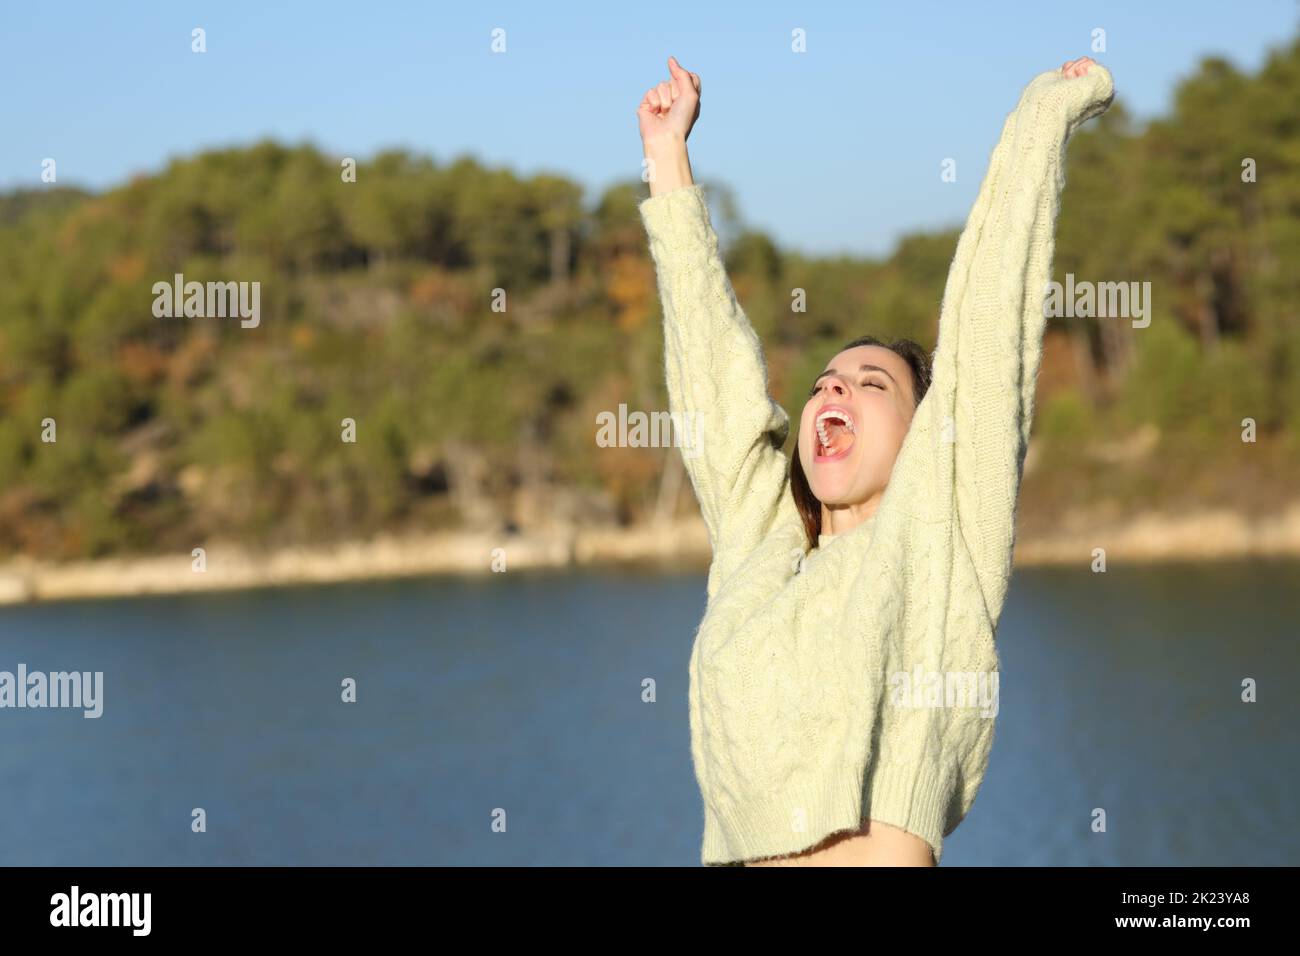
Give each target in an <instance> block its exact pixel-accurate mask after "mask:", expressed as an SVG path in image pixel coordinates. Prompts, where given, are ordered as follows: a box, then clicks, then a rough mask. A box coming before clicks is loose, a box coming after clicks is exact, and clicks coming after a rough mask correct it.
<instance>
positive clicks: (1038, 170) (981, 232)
mask: <svg viewBox="0 0 1300 956" xmlns="http://www.w3.org/2000/svg"><path fill="white" fill-rule="evenodd" d="M1113 96H1114V85H1113V82H1112V80H1111V76H1110V73H1109V72H1108V71H1107V70H1106V69H1105V68H1104V67H1102V66H1100V65H1099V64H1096V63H1093V62H1092V61H1091V60H1088V59H1087V58H1084V59H1083V60H1081V61H1072V62H1071V63H1069V64H1066V66H1065V67H1063V68H1062V69H1059V70H1051V71H1048V72H1046V73H1042V74H1039V75H1038V76H1036V77H1035V78H1034V79H1033V80H1032V81H1030V83H1029V84H1028V85H1027V86H1026V87H1025V90H1024V92H1023V93H1022V94H1021V97H1020V101H1019V103H1018V104H1017V106H1016V108H1015V109H1014V110H1013V111H1012V112H1011V114H1010V115H1009V116H1008V117H1007V119H1006V122H1005V124H1004V125H1003V128H1002V135H1001V138H1000V139H999V141H998V144H997V146H996V147H995V148H994V150H993V155H992V158H991V159H990V161H989V168H988V172H987V174H986V175H985V178H984V182H983V184H982V185H981V187H980V191H979V196H978V198H977V199H976V201H975V205H974V207H973V208H972V209H971V213H970V218H969V219H968V220H967V223H966V227H965V230H964V231H963V232H962V234H961V238H960V240H959V241H958V243H957V251H956V254H955V256H954V257H953V261H952V266H951V268H950V270H949V273H948V281H947V286H946V288H945V290H944V297H943V304H942V308H941V311H940V318H939V340H938V346H937V348H936V351H935V355H934V369H933V380H932V384H931V387H930V391H929V393H928V394H927V395H926V398H925V400H924V402H923V403H922V406H923V407H922V408H919V409H918V410H917V419H918V420H917V421H914V422H913V430H912V432H909V435H908V439H907V442H906V443H905V446H904V450H903V451H901V452H900V455H899V458H900V462H899V464H900V465H902V466H903V469H902V470H904V471H905V472H907V471H912V474H911V475H907V474H904V475H901V476H899V477H901V478H902V479H903V482H904V485H905V486H906V485H913V486H917V487H931V488H933V487H939V488H941V489H946V491H945V492H944V493H941V494H939V495H937V496H935V497H934V499H933V500H932V501H931V502H927V503H920V502H913V503H910V504H909V507H910V509H911V510H912V511H913V512H914V513H918V514H925V516H926V517H927V519H928V520H930V521H932V522H934V523H935V526H942V523H943V522H942V521H941V516H940V515H938V514H936V513H935V512H934V511H933V509H954V510H955V518H956V533H957V535H958V538H959V541H958V544H959V545H964V547H965V549H966V551H967V553H968V554H969V556H970V559H971V562H972V564H973V566H974V568H975V570H976V573H977V576H978V579H979V582H980V587H981V590H982V591H983V597H984V602H985V606H986V609H987V610H988V612H989V614H990V615H991V616H992V618H993V620H995V621H996V620H997V617H998V615H999V614H1000V612H1001V608H1002V604H1003V601H1004V599H1005V596H1006V587H1007V583H1008V578H1009V576H1010V570H1011V561H1012V552H1013V548H1014V542H1015V513H1016V500H1017V497H1018V494H1019V490H1020V479H1021V475H1022V470H1023V465H1024V457H1025V452H1026V449H1027V446H1028V442H1029V432H1030V426H1031V424H1032V419H1033V412H1034V388H1035V384H1036V380H1037V377H1038V370H1039V364H1040V359H1041V356H1042V340H1043V327H1044V321H1045V320H1044V316H1043V301H1044V295H1045V292H1046V286H1047V281H1048V278H1049V275H1050V269H1051V262H1052V252H1053V246H1054V230H1055V226H1056V214H1057V209H1058V205H1059V200H1060V192H1061V189H1062V187H1063V186H1064V183H1065V175H1064V164H1065V148H1066V144H1067V142H1068V140H1069V137H1070V134H1071V133H1073V131H1074V130H1075V129H1076V128H1077V127H1078V126H1079V125H1080V124H1081V123H1083V122H1084V121H1085V120H1087V119H1089V118H1090V117H1093V116H1096V115H1098V114H1100V113H1102V112H1104V111H1105V109H1106V108H1107V107H1108V106H1109V105H1110V102H1111V100H1112V98H1113ZM925 406H929V407H925ZM918 424H919V425H920V427H919V428H918V427H917V425H918ZM908 446H911V447H908ZM904 459H906V463H905V464H904ZM931 469H933V470H931ZM926 471H929V473H928V474H924V479H923V480H919V481H918V480H917V479H918V478H922V473H924V472H926ZM896 475H897V471H896ZM891 485H892V479H891ZM900 493H902V492H900Z"/></svg>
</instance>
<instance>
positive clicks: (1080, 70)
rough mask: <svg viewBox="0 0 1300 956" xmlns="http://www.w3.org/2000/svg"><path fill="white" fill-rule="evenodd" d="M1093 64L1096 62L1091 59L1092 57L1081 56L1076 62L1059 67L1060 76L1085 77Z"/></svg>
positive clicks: (1071, 61) (1069, 62) (1072, 61)
mask: <svg viewBox="0 0 1300 956" xmlns="http://www.w3.org/2000/svg"><path fill="white" fill-rule="evenodd" d="M1095 62H1096V60H1094V59H1092V57H1088V56H1081V57H1079V59H1077V60H1070V61H1068V62H1066V63H1065V65H1063V66H1062V67H1061V74H1062V75H1063V76H1069V77H1075V76H1085V75H1087V73H1088V67H1090V66H1092V65H1093V63H1095Z"/></svg>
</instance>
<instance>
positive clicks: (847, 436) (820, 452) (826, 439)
mask: <svg viewBox="0 0 1300 956" xmlns="http://www.w3.org/2000/svg"><path fill="white" fill-rule="evenodd" d="M816 424H817V447H816V454H815V456H814V460H815V461H835V460H836V459H839V458H843V457H844V456H845V455H847V454H848V453H849V450H850V449H851V448H852V447H853V443H854V442H855V441H856V440H857V431H858V430H857V427H856V426H855V425H854V424H853V417H852V416H851V415H850V414H849V413H848V412H847V411H846V410H845V409H843V408H840V407H838V406H835V405H831V406H827V407H826V408H823V409H822V410H821V412H819V413H818V415H817V422H816Z"/></svg>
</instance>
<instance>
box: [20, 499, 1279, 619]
mask: <svg viewBox="0 0 1300 956" xmlns="http://www.w3.org/2000/svg"><path fill="white" fill-rule="evenodd" d="M1097 548H1104V549H1105V552H1106V560H1107V563H1108V566H1110V565H1112V564H1113V563H1114V562H1149V561H1200V560H1219V559H1229V558H1251V557H1300V503H1296V504H1294V505H1292V506H1291V507H1290V508H1288V509H1287V510H1285V511H1283V512H1282V513H1279V514H1274V515H1271V516H1268V517H1266V518H1252V517H1248V516H1246V515H1243V514H1240V513H1237V512H1234V511H1230V510H1219V511H1216V510H1206V511H1202V512H1198V513H1196V514H1191V515H1186V514H1182V515H1168V514H1158V513H1148V514H1143V515H1140V516H1137V517H1134V518H1130V519H1127V520H1120V519H1115V518H1110V519H1108V520H1107V521H1099V520H1097V519H1096V518H1095V517H1094V516H1090V515H1088V514H1087V513H1086V512H1079V513H1077V514H1071V515H1065V516H1063V517H1062V520H1061V521H1060V523H1059V524H1058V525H1057V527H1056V529H1055V530H1053V531H1052V532H1050V533H1047V534H1033V535H1022V536H1021V537H1020V538H1019V540H1018V541H1017V544H1016V566H1017V567H1020V566H1029V565H1043V564H1058V565H1059V564H1078V565H1080V566H1085V567H1086V566H1089V565H1090V564H1091V563H1092V561H1093V559H1094V551H1095V549H1097ZM205 559H206V560H205V563H206V567H205V568H204V570H202V571H199V570H195V569H194V565H193V559H192V557H191V555H190V554H188V553H183V554H174V555H156V556H150V557H132V558H109V559H103V560H96V561H82V562H72V563H65V564H48V563H42V562H37V561H32V560H30V559H23V558H19V559H15V560H12V561H10V562H7V563H3V564H0V604H20V603H25V602H32V601H59V600H66V599H70V598H88V597H109V596H128V595H140V594H170V593H180V592H190V591H219V590H230V589H240V588H255V587H275V586H282V585H296V584H323V583H330V582H338V581H349V580H362V579H367V578H372V579H373V578H400V577H418V576H424V575H437V574H442V575H481V574H491V573H494V572H502V571H504V572H509V571H516V570H525V569H537V568H567V567H584V566H607V565H612V564H631V563H652V564H661V565H663V564H666V565H671V566H677V567H682V566H685V567H695V568H699V569H703V568H704V567H706V566H707V564H708V559H709V542H708V536H707V533H706V531H705V528H704V524H703V522H701V521H700V520H699V519H698V518H691V519H685V520H680V521H676V522H672V523H667V524H663V525H658V526H639V527H631V528H608V529H574V530H568V531H562V532H552V533H531V534H519V535H492V534H484V533H467V532H447V533H438V534H427V535H419V536H407V537H400V538H399V537H377V538H375V539H373V540H371V541H365V542H352V543H348V544H341V545H337V546H333V547H320V548H289V549H284V550H281V551H274V552H269V553H258V552H253V551H248V550H245V549H243V548H241V547H238V546H235V545H233V544H232V545H222V544H219V543H210V544H208V545H207V546H206V547H205Z"/></svg>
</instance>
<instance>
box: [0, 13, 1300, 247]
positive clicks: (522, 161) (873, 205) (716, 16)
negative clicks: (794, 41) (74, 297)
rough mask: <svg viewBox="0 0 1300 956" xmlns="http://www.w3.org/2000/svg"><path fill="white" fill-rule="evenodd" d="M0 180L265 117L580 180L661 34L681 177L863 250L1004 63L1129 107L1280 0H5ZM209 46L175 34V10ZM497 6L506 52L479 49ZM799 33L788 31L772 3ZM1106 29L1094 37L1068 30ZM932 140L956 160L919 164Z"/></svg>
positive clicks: (141, 154) (920, 206) (634, 139)
mask: <svg viewBox="0 0 1300 956" xmlns="http://www.w3.org/2000/svg"><path fill="white" fill-rule="evenodd" d="M2 16H3V20H2V21H0V22H3V30H2V31H0V84H2V85H0V89H3V90H4V95H5V100H6V103H5V106H6V109H5V114H6V117H7V122H6V124H5V125H6V128H5V130H4V133H3V138H2V139H0V188H12V187H14V186H18V185H39V184H40V183H39V175H40V164H41V160H42V159H43V158H45V157H54V158H55V159H56V160H57V162H58V171H59V181H60V183H63V184H76V185H82V186H89V187H91V188H96V189H99V188H105V187H109V186H112V185H115V184H118V183H121V182H123V181H124V180H125V179H126V178H128V177H129V176H130V175H132V174H134V173H138V172H153V171H157V170H158V169H160V168H161V167H162V166H163V165H164V164H165V163H166V161H167V159H168V158H169V157H171V156H173V155H184V154H189V153H193V152H196V151H198V150H200V149H202V148H204V147H212V146H219V145H230V144H239V143H249V142H253V141H255V140H256V139H259V138H261V137H263V136H274V137H276V138H278V139H281V140H283V141H286V142H299V141H301V140H311V141H313V142H315V143H316V144H317V145H319V146H320V147H322V148H323V149H326V150H328V151H330V152H331V153H336V154H339V155H351V156H358V157H366V156H369V155H371V154H373V153H374V152H375V151H376V150H378V149H380V148H383V147H386V146H406V147H409V148H412V149H415V150H418V151H421V152H426V153H429V154H431V155H433V156H434V157H435V158H437V159H438V160H439V161H449V160H451V159H454V158H455V157H457V156H460V155H463V154H471V155H474V156H475V157H477V158H478V159H480V160H481V161H483V162H485V163H487V164H489V165H493V166H505V167H509V168H511V169H513V170H515V171H516V172H517V173H519V174H521V175H527V174H531V173H535V172H540V171H551V172H558V173H562V174H564V175H567V176H569V177H572V178H573V179H575V180H577V181H579V182H581V183H582V184H583V185H584V186H585V187H586V188H587V190H588V199H589V201H590V200H593V199H594V198H595V196H596V194H597V192H598V191H599V190H600V189H602V188H604V187H606V186H608V185H611V184H612V183H614V182H616V181H618V180H620V179H623V178H627V177H637V176H639V163H640V159H641V152H640V141H639V137H638V135H637V128H636V117H635V115H634V112H635V109H636V106H637V104H638V102H639V101H640V99H641V97H642V95H643V94H644V92H645V90H646V89H647V88H648V87H649V86H651V85H653V84H654V83H656V82H658V81H660V80H661V79H666V78H667V65H666V60H667V57H668V55H669V54H670V53H671V54H673V55H675V56H676V57H677V58H678V59H679V60H680V61H681V62H682V63H683V64H684V65H685V66H686V68H687V69H690V70H693V71H695V72H697V73H699V74H700V75H701V77H702V79H703V83H704V97H703V104H702V113H701V117H700V121H699V123H698V124H697V125H696V128H695V131H694V133H693V134H692V136H691V150H692V165H693V167H694V170H695V174H696V177H697V178H699V179H704V180H708V179H714V180H718V181H721V182H725V183H727V184H728V185H729V186H731V187H732V188H733V189H734V190H735V194H736V198H737V200H738V203H739V207H740V211H741V214H742V216H743V217H744V219H745V221H746V222H747V223H749V224H751V225H754V226H757V227H759V228H762V229H765V230H767V231H768V232H770V233H771V234H772V235H773V236H774V237H775V238H776V239H777V241H778V242H780V243H781V244H782V245H784V246H786V247H788V248H794V249H800V250H803V251H806V252H809V253H821V254H831V253H837V252H845V253H866V254H881V253H885V252H887V251H888V250H889V249H890V247H891V246H892V245H893V242H894V241H895V240H896V239H897V237H898V236H899V235H900V234H902V233H905V232H908V231H912V230H916V229H926V228H936V227H942V226H955V225H960V224H961V222H962V221H964V219H965V216H966V213H967V211H968V210H969V207H970V204H971V202H973V200H974V197H975V194H976V191H977V188H978V185H979V178H980V177H981V176H982V175H983V172H984V168H985V165H986V163H987V161H988V155H989V151H990V150H991V149H992V147H993V143H994V140H995V138H996V135H997V133H998V130H999V129H1000V126H1001V122H1002V119H1003V117H1004V116H1005V115H1006V113H1007V112H1008V111H1009V110H1010V109H1011V107H1012V106H1013V105H1014V104H1015V100H1016V96H1017V94H1018V92H1019V90H1020V88H1021V87H1022V86H1023V85H1024V83H1025V82H1027V81H1028V80H1029V79H1030V77H1032V76H1033V75H1034V74H1035V73H1037V72H1039V71H1040V70H1043V69H1048V68H1051V67H1055V66H1059V65H1060V64H1061V63H1062V62H1063V61H1064V60H1066V59H1072V58H1074V57H1076V56H1080V55H1085V54H1088V55H1092V56H1094V58H1095V59H1098V60H1099V61H1101V62H1103V63H1105V64H1106V65H1107V66H1108V67H1109V68H1110V69H1111V71H1112V73H1113V74H1114V76H1115V81H1116V87H1117V89H1118V91H1119V96H1120V98H1121V99H1122V100H1123V101H1124V102H1125V103H1126V105H1127V106H1128V107H1129V108H1130V109H1131V110H1132V111H1134V112H1135V113H1136V114H1137V115H1138V116H1139V117H1148V116H1152V115H1158V114H1160V113H1162V112H1164V111H1165V110H1166V109H1167V107H1168V104H1169V102H1170V97H1171V94H1172V92H1173V89H1174V86H1175V84H1176V83H1177V81H1178V80H1179V79H1180V78H1182V77H1184V76H1186V75H1187V74H1188V73H1190V72H1191V71H1192V69H1193V68H1194V66H1195V64H1196V62H1197V60H1198V59H1199V58H1200V57H1201V56H1204V55H1207V54H1218V55H1222V56H1225V57H1227V58H1228V59H1229V60H1231V61H1232V62H1234V63H1235V64H1236V65H1237V66H1238V67H1240V68H1242V69H1246V70H1253V69H1255V68H1257V67H1258V66H1259V65H1260V63H1262V61H1263V58H1264V55H1265V53H1266V51H1267V50H1268V48H1269V47H1270V46H1278V45H1281V44H1283V43H1285V42H1288V41H1289V39H1290V38H1291V37H1293V36H1294V35H1295V34H1296V31H1297V29H1298V27H1300V7H1298V6H1297V4H1296V3H1295V2H1294V0H1251V2H1241V3H1211V2H1199V0H1181V2H1171V0H1161V2H1150V3H1133V2H1117V0H1106V2H1086V3H1071V2H1066V3H1048V4H1043V3H1034V2H1016V3H1012V2H997V0H991V2H985V3H969V4H966V3H963V4H958V3H955V2H953V3H938V2H907V3H898V2H895V3H888V4H886V3H876V2H862V3H848V2H845V3H825V2H822V3H818V2H802V0H800V2H794V0H786V2H746V3H727V4H705V3H700V2H696V3H679V2H672V0H663V2H657V3H653V4H646V3H636V4H622V3H597V2H590V3H562V2H551V3H544V4H543V3H537V2H536V0H532V2H512V3H441V2H427V3H418V2H379V0H376V2H369V3H335V2H318V3H306V2H302V3H271V2H247V0H226V2H220V3H209V2H190V3H177V2H129V0H128V2H123V3H112V4H109V3H101V2H80V3H61V4H58V5H57V6H55V5H43V4H37V3H24V4H16V3H15V4H8V5H6V8H5V11H4V13H3V15H2ZM196 26H199V27H203V28H204V29H205V30H206V31H207V46H208V52H207V53H205V54H201V55H199V54H194V53H191V52H190V31H191V29H192V28H193V27H196ZM497 27H500V28H503V29H504V30H505V31H506V43H507V52H506V53H504V54H493V53H492V52H491V51H490V41H491V31H492V30H493V29H494V28H497ZM797 27H798V28H803V29H804V30H805V31H806V34H807V38H808V40H807V43H808V52H806V53H803V54H795V53H792V52H791V50H790V35H791V31H792V30H793V29H794V28H797ZM1095 27H1102V28H1104V29H1105V30H1106V41H1107V51H1106V52H1105V53H1095V54H1093V53H1091V51H1090V43H1091V31H1092V30H1093V28H1095ZM946 157H953V158H955V159H956V160H957V181H956V182H955V183H944V182H942V181H941V179H940V164H941V162H942V161H943V159H944V158H946Z"/></svg>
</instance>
